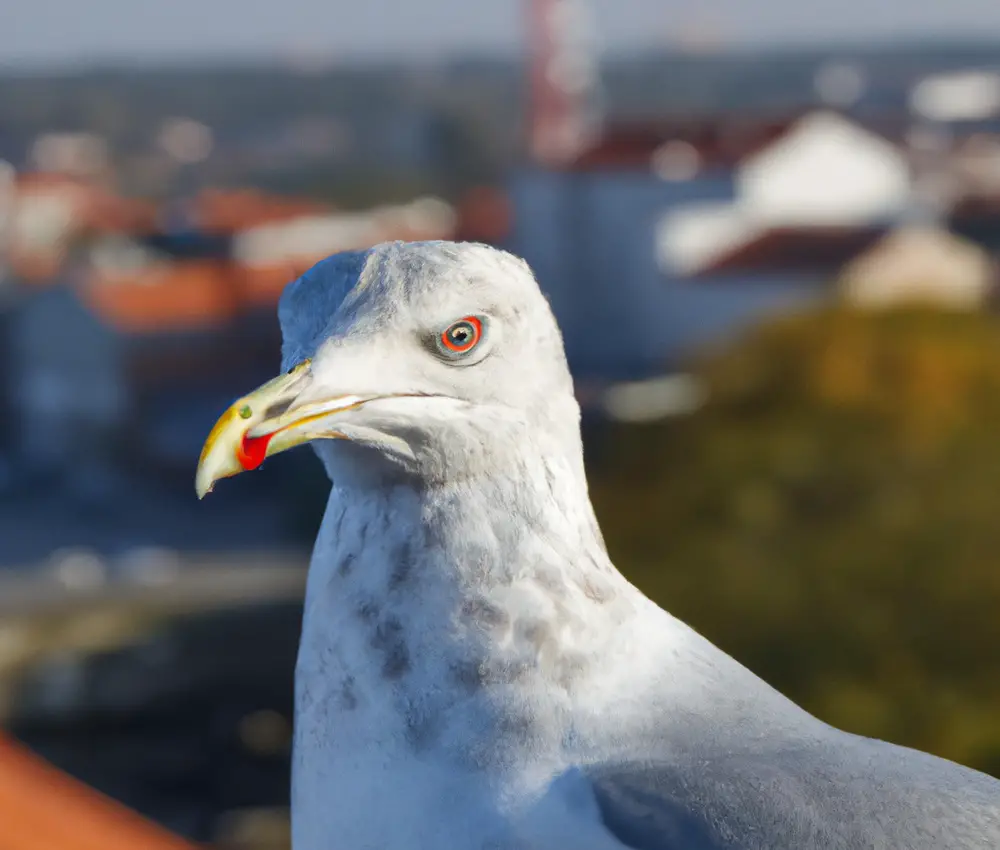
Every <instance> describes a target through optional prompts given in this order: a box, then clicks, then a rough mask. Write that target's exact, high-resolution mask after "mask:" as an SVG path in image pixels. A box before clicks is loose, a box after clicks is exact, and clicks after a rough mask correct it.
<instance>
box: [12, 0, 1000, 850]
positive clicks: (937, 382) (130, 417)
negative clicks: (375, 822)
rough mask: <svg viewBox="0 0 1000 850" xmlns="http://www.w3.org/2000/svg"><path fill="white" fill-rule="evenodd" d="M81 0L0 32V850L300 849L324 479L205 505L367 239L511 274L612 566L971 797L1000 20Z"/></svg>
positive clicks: (981, 748)
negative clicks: (322, 298) (323, 264)
mask: <svg viewBox="0 0 1000 850" xmlns="http://www.w3.org/2000/svg"><path fill="white" fill-rule="evenodd" d="M85 6H86V8H85V10H84V8H83V6H81V5H80V4H79V3H74V2H71V0H34V2H31V3H22V4H14V5H13V6H12V7H11V8H5V10H4V13H3V18H4V24H3V27H2V28H0V348H2V358H0V724H2V726H3V729H4V730H5V731H4V733H3V736H2V737H0V848H2V850H40V848H45V850H76V848H84V847H87V848H93V847H97V846H100V847H102V850H106V848H115V847H123V848H124V847H134V846H142V847H146V848H151V850H155V848H158V847H163V848H166V847H175V848H181V847H184V846H187V845H186V844H185V843H184V842H188V841H190V842H199V843H206V844H210V845H211V846H213V847H218V848H231V849H232V850H279V848H287V847H288V829H287V807H288V772H289V740H290V731H291V695H292V690H291V680H292V673H293V664H294V657H295V651H296V644H297V640H298V628H299V616H300V606H301V597H302V592H303V582H304V570H305V566H306V563H307V558H308V552H309V547H310V544H311V542H312V539H313V535H314V533H315V530H316V527H317V524H318V522H319V519H320V516H321V512H322V508H323V504H324V490H325V488H326V487H327V486H328V482H326V480H325V478H324V476H323V473H322V472H321V469H320V467H319V464H318V463H315V461H314V458H313V456H312V453H311V452H309V451H308V450H301V451H298V452H293V453H290V454H289V455H285V456H282V459H281V461H280V462H277V463H270V464H267V465H266V466H265V467H264V468H262V469H261V470H260V471H258V472H255V473H254V474H253V475H247V476H243V477H240V478H239V479H237V480H236V481H234V482H231V483H230V482H226V483H225V485H224V486H221V487H219V488H218V491H217V493H215V494H214V495H213V496H212V498H211V499H208V500H206V501H205V502H204V503H198V502H197V501H196V499H195V495H194V488H193V475H194V469H195V465H196V462H197V457H198V452H199V450H200V447H201V443H202V440H203V438H204V437H205V435H206V434H207V432H208V430H209V428H210V427H211V425H212V423H213V421H214V420H215V417H216V416H217V415H218V414H219V413H220V412H221V411H222V410H223V409H224V408H225V407H226V406H227V405H228V404H229V403H230V401H231V400H232V399H233V398H234V397H236V396H238V395H240V394H242V393H243V392H245V391H246V390H248V389H249V388H251V387H254V386H256V385H257V384H258V383H260V382H261V381H263V380H265V379H267V378H268V377H270V376H271V375H272V374H273V373H274V371H275V370H276V368H277V366H278V363H279V351H278V349H279V342H280V340H279V333H278V328H277V321H276V317H275V306H276V302H277V299H278V296H279V294H280V292H281V290H282V289H283V287H284V286H285V284H286V283H287V282H288V281H290V280H291V279H293V278H294V277H296V276H297V275H298V274H300V273H301V272H303V271H304V270H305V269H307V268H308V267H310V266H311V265H312V264H313V263H314V262H316V261H317V260H319V259H321V258H323V257H325V256H327V255H328V254H330V253H332V252H334V251H338V250H343V249H349V248H359V247H365V246H368V245H371V244H374V243H377V242H380V241H384V240H389V239H406V240H411V239H469V240H477V241H483V242H489V243H492V244H495V245H498V246H501V247H503V248H507V249H509V250H511V251H514V252H515V253H518V254H520V255H522V256H524V257H525V258H526V259H527V260H528V261H529V262H530V263H531V265H532V266H533V267H534V269H535V271H536V273H537V275H538V278H539V280H540V282H541V285H542V286H543V288H544V289H545V291H546V292H547V294H548V296H549V298H550V300H551V303H552V305H553V308H554V310H555V312H556V314H557V318H558V319H559V321H560V323H561V326H562V328H563V332H564V335H565V341H566V347H567V352H568V356H569V360H570V364H571V368H572V370H573V373H574V376H575V379H576V384H577V391H578V395H579V398H580V402H581V405H582V408H583V411H584V434H585V443H586V450H587V459H588V464H589V466H590V477H591V482H592V493H593V498H594V501H595V505H596V508H597V511H598V514H599V517H600V519H601V522H602V525H603V527H604V531H605V536H606V538H607V541H608V545H609V548H610V550H611V553H612V555H613V557H614V559H615V561H616V563H617V564H618V566H619V567H620V568H622V570H623V571H624V572H625V573H626V574H627V575H628V576H629V578H631V579H632V580H633V581H634V582H636V583H637V584H639V585H640V586H641V587H642V588H643V589H644V590H645V591H646V592H647V593H649V594H650V595H651V596H653V597H654V598H655V599H656V600H657V601H659V602H660V603H661V604H662V605H664V606H665V607H667V608H668V609H669V610H671V611H672V612H673V613H675V614H677V615H678V616H680V617H682V618H684V619H685V620H687V621H688V622H690V623H691V624H693V625H694V626H695V627H696V628H698V629H699V630H700V631H702V632H704V633H705V634H706V635H707V636H708V637H710V638H711V639H712V640H714V641H715V642H717V643H718V644H720V645H721V646H722V647H723V648H724V649H725V650H727V651H728V652H730V653H731V654H733V655H735V656H736V657H737V658H738V659H740V660H741V661H743V662H744V663H745V664H747V665H748V666H749V667H750V668H751V669H753V670H754V671H756V672H757V673H758V674H760V675H762V676H763V677H764V678H765V679H767V680H768V681H770V682H771V683H772V684H774V685H776V686H778V687H779V688H780V689H782V690H783V691H785V692H786V693H788V694H789V695H790V696H792V697H793V698H794V699H796V700H797V701H799V702H800V703H802V704H803V705H805V706H806V707H807V708H808V709H809V710H811V711H813V712H814V713H816V714H818V715H819V716H820V717H821V718H823V719H824V720H827V721H829V722H832V723H835V724H837V725H840V726H842V727H844V728H847V729H849V730H851V731H855V732H859V733H863V734H870V735H876V736H880V737H884V738H887V739H889V740H892V741H895V742H898V743H902V744H908V745H912V746H916V747H920V748H923V749H927V750H930V751H932V752H935V753H938V754H940V755H943V756H946V757H949V758H952V759H956V760H958V761H961V762H963V763H965V764H969V765H972V766H974V767H977V768H979V769H981V770H985V771H988V772H992V773H993V774H994V775H997V776H1000V675H998V670H1000V665H998V657H997V652H998V647H1000V617H997V616H996V611H997V607H998V605H1000V520H998V516H1000V324H998V317H997V314H996V304H997V298H996V292H997V284H998V282H1000V275H998V263H997V260H998V255H1000V7H998V6H997V4H996V3H995V2H994V0H951V2H949V3H947V4H923V5H921V4H913V3H911V2H908V0H881V2H879V3H875V4H873V3H871V2H865V0H837V2H832V0H824V2H814V3H812V4H805V5H804V4H801V3H795V2H792V0H753V2H747V0H714V2H695V0H481V2H479V3H477V4H475V6H474V11H473V6H472V5H470V4H468V3H465V2H462V0H419V2H416V0H414V1H413V2H407V0H381V2H372V3H368V4H361V3H346V2H345V3H337V2H334V3H330V2H325V3H321V2H318V0H285V2H283V3H280V4H272V3H257V2H254V3H249V2H244V0H197V2H196V0H174V2H172V3H169V4H155V5H154V6H150V5H149V4H137V3H133V2H126V0H91V2H89V3H87V4H85Z"/></svg>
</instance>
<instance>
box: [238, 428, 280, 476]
mask: <svg viewBox="0 0 1000 850" xmlns="http://www.w3.org/2000/svg"><path fill="white" fill-rule="evenodd" d="M273 436H274V435H273V434H265V435H264V436H263V437H251V436H249V435H247V434H244V435H243V439H242V440H240V444H239V446H238V447H237V449H236V459H237V460H238V461H239V462H240V466H242V467H243V468H244V469H246V470H251V469H256V468H257V467H258V466H260V465H261V464H262V463H263V462H264V458H265V457H266V456H267V445H268V443H270V442H271V437H273Z"/></svg>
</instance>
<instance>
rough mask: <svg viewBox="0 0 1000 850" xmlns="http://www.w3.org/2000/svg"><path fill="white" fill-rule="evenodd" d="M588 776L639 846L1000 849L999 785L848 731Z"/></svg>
mask: <svg viewBox="0 0 1000 850" xmlns="http://www.w3.org/2000/svg"><path fill="white" fill-rule="evenodd" d="M585 774H586V775H587V777H588V779H589V781H590V785H591V788H592V791H593V794H594V797H595V800H596V804H597V809H598V810H599V813H600V818H601V820H602V821H603V824H604V826H605V828H606V829H607V830H608V831H609V832H610V833H611V834H612V835H614V836H615V838H617V839H618V841H620V842H621V843H622V844H623V845H624V846H625V847H628V848H633V850H821V848H822V850H833V849H834V848H835V849H836V850H862V848H864V850H871V848H879V850H932V848H933V850H939V849H940V848H947V850H996V848H1000V782H997V781H996V780H994V779H992V778H991V777H988V776H986V775H985V774H981V773H977V772H975V771H972V770H968V769H966V768H963V767H960V766H958V765H956V764H953V763H952V762H947V761H944V760H942V759H937V758H934V757H933V756H929V755H926V754H925V753H919V752H916V751H913V750H909V749H905V748H902V747H894V746H892V745H890V744H885V743H883V742H881V741H872V740H869V739H865V738H858V737H855V736H852V735H847V734H843V733H836V734H835V737H831V739H830V740H826V739H824V740H823V741H821V742H813V743H809V744H803V743H799V744H796V745H790V746H786V747H782V748H759V749H756V750H754V751H747V752H740V753H733V752H727V753H706V754H703V755H702V756H701V757H699V756H697V755H696V754H694V753H692V752H688V753H686V754H682V755H681V757H680V758H679V759H677V760H671V761H670V762H666V761H661V762H656V763H638V762H632V763H621V764H615V765H600V766H594V767H591V768H588V769H586V770H585Z"/></svg>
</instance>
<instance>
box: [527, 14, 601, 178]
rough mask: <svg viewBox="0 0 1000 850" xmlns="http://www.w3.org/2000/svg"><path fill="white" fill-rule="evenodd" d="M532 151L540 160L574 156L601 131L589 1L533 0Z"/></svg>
mask: <svg viewBox="0 0 1000 850" xmlns="http://www.w3.org/2000/svg"><path fill="white" fill-rule="evenodd" d="M528 4H529V14H530V21H529V25H530V26H529V34H530V39H529V45H528V47H529V61H530V114H529V121H528V132H529V139H528V144H529V151H530V154H531V158H532V159H533V160H534V161H535V162H536V163H538V164H540V165H545V166H548V167H559V166H560V165H564V164H566V163H568V162H570V161H571V160H573V159H574V158H575V157H576V156H577V155H578V154H579V153H580V152H581V151H582V150H584V149H585V148H586V147H587V146H588V145H589V144H590V143H591V142H592V141H593V139H594V137H595V136H596V135H597V133H598V132H599V124H600V120H599V115H598V103H597V101H598V85H599V80H598V66H597V55H596V53H597V51H596V46H595V44H594V42H593V29H592V26H591V20H590V14H589V9H588V8H587V7H586V6H585V4H584V2H583V0H528Z"/></svg>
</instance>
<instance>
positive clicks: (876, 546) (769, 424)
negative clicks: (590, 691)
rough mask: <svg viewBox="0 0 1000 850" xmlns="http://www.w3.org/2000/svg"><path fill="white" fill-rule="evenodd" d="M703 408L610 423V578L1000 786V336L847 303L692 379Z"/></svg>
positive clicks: (816, 706)
mask: <svg viewBox="0 0 1000 850" xmlns="http://www.w3.org/2000/svg"><path fill="white" fill-rule="evenodd" d="M696 370H697V371H698V372H699V373H700V374H701V376H702V377H703V379H704V380H705V381H706V382H707V386H708V388H709V392H710V396H709V401H708V402H707V404H706V406H705V407H704V408H703V409H701V410H700V411H699V412H698V413H696V414H694V415H692V416H690V417H689V418H686V419H678V420H673V421H666V422H661V423H657V424H651V425H644V426H613V427H612V428H611V429H610V431H609V432H605V433H603V435H602V438H603V440H607V441H608V443H607V444H606V445H603V446H601V453H600V459H599V462H598V463H597V464H596V466H597V468H595V469H592V471H591V490H592V495H593V498H594V502H595V507H596V510H597V512H598V515H599V517H600V519H601V522H602V526H603V529H604V532H605V537H606V539H607V542H608V546H609V548H610V550H611V554H612V556H613V558H614V559H615V562H616V563H617V565H618V566H619V567H620V568H621V569H622V570H623V571H624V572H625V573H626V574H627V575H628V576H629V578H630V579H631V580H633V581H634V582H635V583H636V584H637V585H639V586H640V587H642V588H643V590H644V591H646V592H647V593H648V594H649V595H651V596H652V597H653V598H654V599H656V600H657V601H658V602H659V603H660V604H662V605H663V606H664V607H666V608H667V609H668V610H669V611H671V612H672V613H674V614H675V615H677V616H678V617H681V618H682V619H684V620H686V621H687V622H688V623H690V624H691V625H692V626H694V627H695V628H696V629H698V630H699V631H701V632H702V633H703V634H705V635H706V636H707V637H708V638H710V639H711V640H713V641H715V642H716V643H717V644H718V645H720V646H721V647H722V648H723V649H725V650H726V651H728V652H729V653H731V654H732V655H734V656H735V657H736V658H738V659H739V660H740V661H742V662H743V663H744V664H746V665H747V666H748V667H750V668H751V669H752V670H754V671H755V672H757V673H758V674H759V675H761V676H763V677H764V678H765V679H766V680H768V681H769V682H771V683H772V684H773V685H775V686H776V687H778V688H779V689H780V690H782V691H783V692H785V693H786V694H788V695H789V696H790V697H792V698H793V699H795V700H796V701H798V702H799V703H800V704H802V705H803V706H804V707H805V708H807V709H808V710H810V711H812V712H813V713H815V714H816V715H818V716H819V717H821V718H822V719H824V720H826V721H828V722H830V723H833V724H835V725H837V726H840V727H842V728H845V729H848V730H850V731H854V732H858V733H861V734H866V735H874V736H878V737H882V738H885V739H888V740H891V741H895V742H897V743H901V744H906V745H910V746H915V747H919V748H921V749H926V750H929V751H931V752H934V753H937V754H939V755H943V756H946V757H948V758H952V759H955V760H958V761H960V762H963V763H966V764H969V765H972V766H975V767H977V768H980V769H983V770H986V771H989V772H991V773H993V774H994V775H1000V658H998V652H1000V616H998V615H997V610H998V607H1000V521H998V517H1000V333H998V328H997V325H996V320H995V319H994V318H992V317H989V316H986V315H973V314H959V313H944V312H935V311H933V310H931V309H915V308H914V309H906V310H898V311H894V312H889V313H881V314H867V315H866V314H861V313H857V312H852V311H850V310H848V309H846V308H837V309H833V310H830V311H827V312H822V313H818V314H813V315H806V316H799V317H795V318H788V319H783V320H781V321H779V322H778V323H775V324H771V325H769V326H767V327H762V328H760V329H758V330H756V331H754V332H753V333H752V334H751V335H749V336H748V337H747V338H746V339H744V340H742V341H741V342H740V343H738V344H737V345H735V346H734V347H733V348H732V349H730V350H728V351H725V352H722V353H718V352H716V353H714V354H712V355H708V356H706V357H705V358H704V359H703V360H702V361H701V362H700V363H699V364H698V365H697V367H696Z"/></svg>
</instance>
